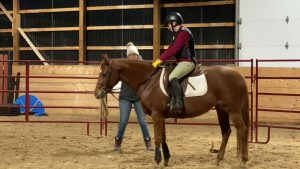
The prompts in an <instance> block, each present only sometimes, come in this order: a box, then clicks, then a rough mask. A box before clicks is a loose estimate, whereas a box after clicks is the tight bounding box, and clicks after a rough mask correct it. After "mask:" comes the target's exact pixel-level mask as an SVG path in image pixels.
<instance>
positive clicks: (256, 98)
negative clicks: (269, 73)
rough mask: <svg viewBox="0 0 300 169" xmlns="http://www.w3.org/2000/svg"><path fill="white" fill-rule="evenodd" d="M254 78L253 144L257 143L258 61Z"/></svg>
mask: <svg viewBox="0 0 300 169" xmlns="http://www.w3.org/2000/svg"><path fill="white" fill-rule="evenodd" d="M255 70H256V76H255V81H256V85H255V89H256V91H255V142H256V143H257V142H258V59H256V68H255Z"/></svg>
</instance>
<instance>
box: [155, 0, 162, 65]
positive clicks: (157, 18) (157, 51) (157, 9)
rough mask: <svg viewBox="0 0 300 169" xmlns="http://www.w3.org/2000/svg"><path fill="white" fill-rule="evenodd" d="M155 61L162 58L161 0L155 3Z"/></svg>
mask: <svg viewBox="0 0 300 169" xmlns="http://www.w3.org/2000/svg"><path fill="white" fill-rule="evenodd" d="M153 6H154V7H153V60H156V59H158V58H159V57H160V29H161V25H160V10H161V7H160V6H161V4H160V0H154V1H153Z"/></svg>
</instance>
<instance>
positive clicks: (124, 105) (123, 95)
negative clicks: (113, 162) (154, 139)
mask: <svg viewBox="0 0 300 169" xmlns="http://www.w3.org/2000/svg"><path fill="white" fill-rule="evenodd" d="M126 54H127V58H128V59H135V60H139V59H142V58H141V56H140V54H139V51H138V49H137V48H136V46H135V45H134V44H133V43H132V42H129V43H128V44H127V52H126ZM119 100H120V102H119V107H120V123H119V129H118V132H117V136H116V137H115V146H114V149H115V150H120V149H121V143H122V140H123V136H124V133H125V129H126V126H127V124H128V119H129V115H130V112H131V107H132V105H134V109H135V112H136V116H137V119H138V122H139V124H140V127H141V130H142V133H143V137H144V141H145V144H146V149H147V150H148V151H149V150H151V151H152V150H154V149H153V147H152V144H151V137H150V132H149V127H148V123H147V121H146V118H145V113H144V111H143V107H142V104H141V102H140V100H139V99H138V98H137V97H136V96H135V94H134V92H133V90H132V89H131V88H130V87H129V86H128V84H126V83H124V82H122V85H121V91H120V96H119Z"/></svg>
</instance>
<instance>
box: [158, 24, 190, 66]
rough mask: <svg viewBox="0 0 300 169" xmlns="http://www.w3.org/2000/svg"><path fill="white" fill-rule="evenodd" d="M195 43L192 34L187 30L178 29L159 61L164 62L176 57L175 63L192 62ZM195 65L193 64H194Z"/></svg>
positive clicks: (183, 28)
mask: <svg viewBox="0 0 300 169" xmlns="http://www.w3.org/2000/svg"><path fill="white" fill-rule="evenodd" d="M195 55H196V54H195V43H194V38H193V34H192V33H191V31H190V30H189V29H188V28H185V27H183V26H182V27H180V29H179V30H178V31H177V32H176V34H175V36H174V37H173V41H172V42H171V44H170V45H169V47H168V49H167V50H165V52H164V53H163V54H161V56H160V60H162V61H165V60H168V59H170V58H171V57H172V56H175V57H176V61H177V62H182V61H189V62H194V60H193V58H194V57H195ZM194 63H195V62H194Z"/></svg>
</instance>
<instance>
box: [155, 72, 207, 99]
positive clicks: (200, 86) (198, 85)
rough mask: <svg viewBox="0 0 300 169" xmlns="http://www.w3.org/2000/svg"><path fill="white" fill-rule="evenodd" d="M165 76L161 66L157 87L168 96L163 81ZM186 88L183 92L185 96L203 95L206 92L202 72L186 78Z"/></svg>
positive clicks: (205, 82) (205, 83) (204, 78)
mask: <svg viewBox="0 0 300 169" xmlns="http://www.w3.org/2000/svg"><path fill="white" fill-rule="evenodd" d="M164 78H165V68H163V70H162V72H161V74H160V78H159V87H160V89H161V91H162V92H163V93H164V94H165V95H166V96H168V94H167V92H166V89H165V88H164V85H163V81H164ZM188 82H189V83H188V85H187V89H186V91H185V92H184V95H185V97H194V96H203V95H205V94H206V93H207V81H206V77H205V75H204V73H203V74H201V75H199V76H193V77H189V78H188Z"/></svg>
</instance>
